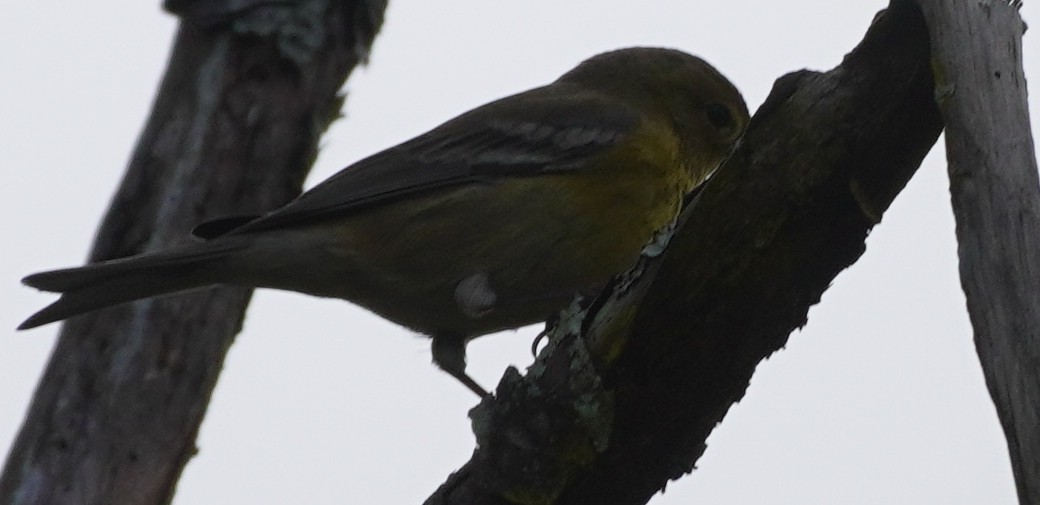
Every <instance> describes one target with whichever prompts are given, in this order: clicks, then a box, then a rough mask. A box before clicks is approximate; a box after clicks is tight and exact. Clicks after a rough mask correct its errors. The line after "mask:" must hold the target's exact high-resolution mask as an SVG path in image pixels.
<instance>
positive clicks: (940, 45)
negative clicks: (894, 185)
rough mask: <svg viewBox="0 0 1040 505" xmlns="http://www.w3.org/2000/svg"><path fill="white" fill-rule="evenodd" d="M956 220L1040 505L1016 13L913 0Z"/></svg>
mask: <svg viewBox="0 0 1040 505" xmlns="http://www.w3.org/2000/svg"><path fill="white" fill-rule="evenodd" d="M918 3H919V4H921V9H922V10H923V11H924V13H925V17H926V18H927V20H928V26H929V29H930V30H929V31H930V33H931V40H932V46H933V47H934V50H933V54H934V60H935V68H936V69H937V71H936V73H937V75H938V76H939V77H937V79H936V81H938V82H937V83H936V97H937V100H938V102H939V106H940V108H941V110H942V114H943V118H944V120H945V122H946V124H947V125H948V126H947V129H946V158H947V161H948V164H949V174H950V193H951V196H952V197H953V213H954V218H955V219H956V221H957V243H958V246H959V247H958V253H959V255H960V273H961V285H962V286H963V288H964V293H965V295H966V297H967V302H968V315H969V316H970V317H971V324H972V327H973V329H974V331H975V347H976V349H977V351H978V354H979V360H980V361H981V362H982V371H983V374H984V375H985V377H986V385H987V386H988V387H989V392H990V396H991V397H992V398H993V403H994V405H996V407H997V414H998V415H999V417H1000V423H1001V425H1002V427H1003V428H1004V435H1005V436H1006V438H1007V442H1008V450H1009V452H1010V456H1011V469H1012V472H1013V473H1014V475H1015V483H1016V486H1017V488H1018V499H1019V502H1020V503H1023V504H1027V503H1029V504H1040V182H1038V176H1037V165H1036V154H1035V151H1034V146H1033V135H1032V133H1031V132H1030V127H1029V109H1028V106H1027V101H1026V79H1025V75H1024V73H1023V70H1022V34H1023V32H1024V31H1025V24H1024V23H1023V22H1022V18H1021V17H1019V15H1018V4H1019V3H1020V2H1011V3H1010V4H1009V3H1008V2H1007V1H971V2H965V1H959V2H951V1H931V0H918Z"/></svg>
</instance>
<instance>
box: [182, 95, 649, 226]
mask: <svg viewBox="0 0 1040 505" xmlns="http://www.w3.org/2000/svg"><path fill="white" fill-rule="evenodd" d="M558 86H560V84H556V85H554V86H550V87H544V88H537V89H534V90H531V91H528V92H525V93H522V94H520V95H515V96H512V97H508V98H504V99H502V100H498V101H496V102H491V103H489V104H487V105H484V106H482V107H479V108H477V109H474V110H472V111H470V112H467V113H465V114H463V115H461V116H459V117H457V118H455V119H453V120H451V121H448V122H447V123H444V124H442V125H440V126H438V127H437V128H435V129H433V130H431V131H429V132H427V133H425V134H423V135H420V136H418V137H416V138H414V139H412V140H409V141H407V142H405V143H403V144H400V145H398V146H395V147H392V148H389V149H387V150H385V151H382V152H380V153H377V154H375V155H372V156H370V157H368V158H366V159H363V160H361V161H359V162H357V163H355V164H353V165H351V166H349V167H347V168H345V169H343V170H341V171H340V172H339V173H337V174H335V175H333V176H332V177H330V178H329V179H327V180H326V181H324V182H322V183H321V184H319V185H317V186H315V187H314V188H313V189H311V190H310V191H307V192H306V193H304V194H302V195H300V197H299V198H297V199H296V200H294V201H292V202H290V203H289V204H288V205H286V206H284V207H282V208H280V209H277V210H275V211H273V212H271V213H269V214H266V215H264V216H262V217H259V218H256V219H253V220H249V221H248V222H246V221H247V220H246V219H242V218H228V219H224V220H218V221H214V222H212V223H209V224H203V225H201V226H200V228H198V229H196V232H195V233H196V235H198V236H200V237H203V238H212V237H213V236H217V235H220V234H223V233H226V232H233V233H240V232H252V231H258V230H267V229H273V228H282V227H290V226H297V225H301V224H307V223H311V222H314V221H316V220H324V219H328V218H330V217H334V216H338V215H342V213H344V212H350V211H353V210H356V209H358V208H361V207H365V206H369V205H375V204H383V203H387V202H390V201H394V200H397V199H401V198H407V197H410V196H413V195H415V194H417V193H422V192H425V191H431V190H436V189H443V188H448V187H453V186H459V185H464V184H472V183H491V182H493V181H495V180H499V179H503V178H508V177H527V176H532V175H538V174H545V173H554V172H561V171H568V170H575V169H578V168H580V167H582V166H583V165H585V164H586V163H585V162H586V161H588V160H589V159H590V158H593V157H595V156H596V155H598V154H600V153H602V152H603V151H604V150H606V149H608V148H610V147H612V146H615V145H617V144H618V143H620V142H623V141H624V139H625V138H626V136H627V135H628V134H629V133H631V132H632V131H634V130H635V129H636V128H637V126H638V123H639V121H640V116H639V114H638V113H637V112H635V111H634V110H632V109H630V108H629V107H627V106H624V105H621V104H618V103H616V102H614V101H610V100H606V99H604V98H602V97H601V96H599V95H596V94H591V93H583V92H581V91H573V92H569V93H568V92H561V91H560V89H559V88H558Z"/></svg>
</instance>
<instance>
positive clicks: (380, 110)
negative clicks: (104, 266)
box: [0, 0, 1040, 505]
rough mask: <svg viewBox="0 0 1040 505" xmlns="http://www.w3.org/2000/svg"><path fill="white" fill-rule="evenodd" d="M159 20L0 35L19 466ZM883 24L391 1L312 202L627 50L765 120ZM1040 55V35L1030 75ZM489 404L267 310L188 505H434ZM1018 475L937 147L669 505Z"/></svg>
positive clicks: (7, 379)
mask: <svg viewBox="0 0 1040 505" xmlns="http://www.w3.org/2000/svg"><path fill="white" fill-rule="evenodd" d="M158 3H159V2H156V1H153V2H142V1H140V0H135V1H130V0H110V1H108V2H90V3H85V2H60V3H54V2H20V3H18V5H17V8H12V9H7V14H6V15H5V16H3V17H0V43H2V45H3V47H4V48H5V50H4V51H3V52H2V53H0V54H2V55H0V61H2V62H3V68H5V69H6V71H7V72H6V75H5V79H4V81H5V86H4V88H5V91H4V93H2V94H0V138H3V139H4V141H3V143H2V144H0V165H2V167H3V169H2V172H0V177H2V180H0V192H2V195H0V196H2V201H3V202H4V204H3V205H4V212H3V213H2V216H0V222H2V223H3V236H5V237H8V238H7V239H6V244H5V249H4V250H5V261H4V262H3V263H2V264H0V292H2V293H3V299H4V300H5V303H3V304H2V306H0V447H2V448H4V449H5V450H6V447H8V446H9V444H10V441H11V440H12V439H13V437H14V435H15V433H16V431H17V429H18V426H19V424H20V422H21V419H22V416H23V414H24V412H25V409H26V406H27V404H28V402H29V399H30V395H31V393H32V390H33V388H34V387H35V384H36V381H37V379H38V377H39V374H40V372H41V370H42V368H43V365H44V362H45V360H46V358H47V355H48V353H49V352H50V349H51V347H52V345H53V343H54V335H55V333H56V331H57V329H58V326H56V325H52V326H47V327H44V328H42V329H38V330H34V331H31V332H23V333H16V332H15V331H14V330H13V328H14V327H15V326H16V325H17V324H18V323H19V322H20V321H21V320H22V319H24V318H25V317H26V316H28V315H29V314H30V313H31V312H33V311H35V310H37V309H39V308H40V307H41V306H43V305H44V304H46V303H48V302H49V301H51V300H52V299H53V296H49V295H46V294H41V293H36V292H34V291H33V290H31V289H28V288H24V287H22V286H20V285H19V283H18V279H20V278H21V277H22V276H24V275H26V274H28V273H31V272H34V271H38V270H42V269H48V268H54V267H61V266H70V265H76V264H79V263H81V262H82V261H83V259H84V257H85V256H86V253H87V250H88V248H89V245H90V243H91V240H92V237H93V234H94V230H95V228H96V226H97V223H98V220H99V219H100V216H101V215H102V213H103V211H104V209H105V207H106V206H107V204H108V200H109V198H110V196H111V195H112V192H113V191H114V189H115V187H116V185H117V184H118V182H119V179H120V176H121V174H122V171H123V168H124V166H125V163H126V160H127V158H128V155H129V152H130V150H131V148H132V146H133V143H134V141H135V139H136V136H137V133H138V131H139V129H140V127H141V125H142V123H143V121H144V118H145V115H146V114H147V112H148V109H149V106H150V101H151V98H152V95H153V93H154V91H155V88H156V85H157V81H158V79H159V78H160V76H161V72H162V70H163V68H164V65H165V60H166V56H167V53H168V50H169V46H170V43H171V39H172V34H173V31H174V29H175V20H174V19H173V18H172V17H170V16H168V15H166V14H164V13H162V12H161V11H160V10H159V7H158ZM885 5H886V2H885V1H883V0H859V1H856V2H834V1H825V0H788V1H766V0H759V1H751V2H707V1H690V0H674V1H665V0H646V1H643V2H631V1H621V0H611V1H605V0H599V1H593V0H587V1H578V0H535V1H529V2H499V1H476V0H472V1H468V2H467V1H461V0H453V1H448V0H438V1H429V0H407V1H406V0H390V8H389V11H388V13H387V20H386V25H385V26H384V29H383V31H382V33H381V34H380V35H379V37H378V38H377V39H376V42H375V48H374V51H373V54H372V58H371V64H370V65H369V66H368V67H367V68H364V69H362V70H359V71H358V72H356V73H355V75H354V76H353V77H352V78H351V79H350V81H349V82H348V83H347V86H346V89H347V91H349V98H348V100H347V103H346V108H345V111H344V113H345V116H346V117H345V119H343V120H340V121H338V122H337V123H336V124H335V125H334V126H333V128H332V129H331V130H330V131H329V132H328V134H327V135H326V137H325V139H324V147H323V150H322V153H321V156H320V158H319V159H318V161H317V165H316V166H315V168H314V170H313V172H312V174H311V177H310V179H309V182H308V186H311V185H313V184H314V183H315V182H316V181H320V180H321V179H324V178H325V177H327V176H329V175H331V174H332V173H333V172H335V171H336V170H338V169H340V168H342V167H343V166H346V165H347V164H350V163H352V162H354V161H356V160H358V159H360V158H362V157H364V156H365V155H368V154H371V153H373V152H375V151H377V150H379V149H382V148H385V147H388V146H390V145H393V144H396V143H398V142H400V141H403V140H406V139H408V138H410V137H411V136H413V135H415V134H418V133H421V132H423V131H425V130H427V129H429V128H431V127H433V126H435V125H437V124H438V123H440V122H442V121H444V120H446V119H449V118H450V117H452V116H454V115H456V114H458V113H460V112H463V111H465V110H467V109H469V108H472V107H474V106H477V105H480V104H482V103H484V102H487V101H489V100H492V99H495V98H499V97H501V96H504V95H507V94H510V93H513V92H517V91H521V90H524V89H527V88H530V87H533V86H537V85H540V84H544V83H546V82H548V81H551V80H553V79H555V78H556V77H557V76H558V75H559V74H561V73H562V72H564V71H566V70H567V69H569V68H570V67H572V66H573V65H575V64H576V63H578V62H579V61H581V60H583V59H585V58H587V57H588V56H591V55H593V54H596V53H599V52H602V51H605V50H610V49H615V48H619V47H625V46H632V45H661V46H669V47H675V48H679V49H683V50H686V51H688V52H691V53H695V54H698V55H700V56H702V57H704V58H705V59H707V60H708V61H710V62H712V63H713V64H714V65H715V66H717V67H718V68H719V70H720V71H721V72H722V73H724V74H725V75H727V76H728V77H729V78H730V79H731V80H732V81H733V82H734V83H735V84H736V85H737V87H738V88H740V89H741V91H742V92H743V93H744V96H745V98H746V99H747V101H748V105H749V107H750V108H751V109H752V110H754V109H755V108H757V107H758V105H759V104H761V102H762V100H763V99H764V98H765V96H766V94H767V93H768V91H769V88H770V86H771V85H772V83H773V81H774V79H776V78H777V77H779V76H780V75H782V74H784V73H786V72H790V71H793V70H797V69H801V68H809V69H818V70H825V69H828V68H831V67H833V66H835V65H837V64H838V63H839V62H840V61H841V58H842V56H843V55H844V54H845V53H846V52H848V51H849V50H850V49H851V48H852V47H853V46H854V45H855V44H856V43H857V42H858V41H859V40H860V39H861V37H862V35H863V33H864V31H865V30H866V28H867V26H868V25H869V23H870V21H871V19H872V18H873V16H874V14H875V13H876V12H877V11H878V10H879V9H881V8H883V7H884V6H885ZM1034 11H1035V8H1033V6H1032V4H1030V3H1027V5H1026V7H1025V8H1024V9H1023V12H1024V15H1025V17H1026V18H1027V20H1029V18H1030V14H1031V12H1034ZM1034 22H1035V20H1034ZM1038 50H1040V44H1038V43H1037V42H1036V34H1035V33H1033V32H1032V31H1031V32H1030V33H1029V34H1027V36H1026V43H1025V50H1024V54H1025V60H1026V74H1027V76H1035V75H1037V74H1038V73H1040V58H1038V56H1037V51H1038ZM1034 102H1035V100H1034ZM1036 114H1037V110H1036V108H1035V106H1034V107H1033V117H1036ZM1034 124H1035V122H1034ZM1034 128H1035V127H1034ZM1034 138H1035V135H1034ZM534 333H535V331H534V330H532V329H530V328H529V329H526V330H522V331H520V332H515V333H514V332H510V333H505V334H501V335H494V336H489V337H485V338H482V339H478V340H477V341H475V342H474V343H473V344H471V345H470V348H469V349H470V354H469V355H470V363H471V365H470V370H471V371H472V372H473V374H474V375H475V376H476V378H477V380H478V381H479V382H481V383H483V384H485V385H487V386H488V387H491V386H493V385H494V384H495V383H496V382H497V379H498V377H500V376H501V373H502V370H503V369H504V368H505V366H507V365H509V364H515V365H518V366H520V367H521V368H522V367H524V366H526V365H527V364H529V363H530V361H531V358H530V355H529V353H528V351H527V350H528V348H529V346H530V341H531V338H532V337H533V335H534ZM475 403H476V399H475V397H474V396H473V394H472V393H471V392H469V391H468V390H466V389H465V388H464V387H462V386H460V385H459V384H458V383H457V382H456V381H454V380H453V379H451V378H449V377H448V376H447V375H445V374H443V373H442V372H439V371H438V370H436V369H435V368H434V367H433V366H432V365H430V356H429V341H428V340H426V339H424V338H420V337H418V336H416V335H414V334H413V333H411V332H409V331H407V330H404V329H402V328H400V327H397V326H394V325H393V324H390V323H387V322H385V321H382V320H379V319H378V318H376V317H374V316H372V315H370V314H367V313H366V312H364V311H363V310H361V309H358V308H356V307H353V306H351V305H349V304H347V303H345V302H341V301H335V300H320V299H316V298H311V297H307V296H303V295H297V294H291V293H282V292H272V291H260V292H258V293H257V295H256V297H255V298H254V302H253V304H252V306H251V308H250V311H249V313H248V315H247V317H246V325H245V329H244V331H243V333H242V334H241V335H240V336H239V338H238V340H237V342H236V343H235V345H234V346H233V347H232V349H231V353H230V355H229V357H228V361H227V366H226V369H225V370H224V373H223V375H222V377H221V380H220V383H219V384H218V386H217V391H216V394H215V396H214V398H213V402H212V404H211V406H210V410H209V413H208V414H207V417H206V420H205V421H204V423H203V426H202V433H201V438H200V440H199V442H198V443H199V447H200V453H199V455H198V456H197V457H196V458H194V459H193V460H192V461H191V463H190V464H189V465H188V467H187V470H186V472H185V474H184V477H183V479H182V480H181V484H180V486H179V491H178V494H177V497H176V498H175V500H174V503H175V504H177V505H186V504H197V503H221V504H227V505H234V504H264V503H308V504H315V505H319V504H341V503H388V504H391V503H392V504H402V503H420V502H421V501H422V500H423V499H425V498H426V497H427V496H428V495H429V494H430V493H431V492H432V491H433V490H434V489H435V488H436V487H437V485H439V484H440V483H441V482H442V481H443V480H444V478H445V477H446V476H447V475H448V474H449V473H450V472H451V471H452V470H453V469H455V468H457V467H458V466H459V465H461V464H462V463H464V462H465V461H466V460H467V459H468V456H469V454H470V452H471V451H472V447H473V437H472V434H471V432H470V429H469V421H468V419H467V418H466V412H467V410H468V409H469V408H470V407H472V406H473V405H474V404H475ZM1006 453H1007V450H1006V446H1005V443H1004V439H1003V436H1002V433H1001V431H1000V429H999V426H998V423H997V418H996V414H995V411H994V409H993V406H992V404H991V402H990V401H989V397H988V395H987V393H986V390H985V386H984V383H983V379H982V374H981V371H980V368H979V365H978V362H977V359H976V358H975V355H974V348H973V344H972V340H971V328H970V326H969V323H968V319H967V315H966V312H965V309H964V298H963V295H962V293H961V291H960V287H959V283H958V280H957V265H956V244H955V242H954V234H953V219H952V214H951V211H950V208H949V194H948V184H947V181H946V174H945V164H944V156H943V153H942V147H941V143H940V144H939V145H937V146H936V148H934V149H933V152H932V153H931V154H930V155H929V157H928V159H927V160H926V161H925V163H924V165H923V166H922V167H921V169H920V171H919V172H918V174H917V175H916V176H915V177H914V179H913V180H912V181H911V182H910V184H909V186H908V187H907V188H906V190H905V191H903V193H902V194H900V195H899V197H898V198H897V199H896V201H895V203H894V205H893V206H892V208H891V209H890V210H889V212H888V213H886V214H885V216H884V220H883V222H882V223H881V224H880V225H879V226H878V227H877V228H876V229H875V230H874V232H873V234H872V235H871V236H870V238H869V240H868V241H867V252H866V254H864V256H863V257H862V259H861V260H860V261H859V262H858V263H857V264H855V265H854V266H853V267H852V268H850V269H849V270H847V271H845V272H843V273H842V274H841V275H839V277H838V278H837V280H836V281H835V283H834V286H833V287H832V288H831V289H830V290H829V291H827V293H825V295H824V297H823V301H822V302H821V303H820V304H819V305H818V306H816V307H814V308H813V309H812V311H811V312H810V314H809V324H808V326H807V327H806V328H805V329H803V330H802V331H799V332H796V333H795V334H794V335H792V337H791V340H790V342H789V343H788V346H787V348H786V349H784V350H783V351H781V352H779V353H777V354H776V355H775V356H773V357H772V358H771V359H769V360H768V361H767V362H765V363H763V364H762V365H761V366H760V367H759V370H758V372H757V373H756V375H755V376H754V379H753V381H752V384H751V388H750V389H749V391H748V394H747V396H746V397H745V399H744V400H743V401H742V402H741V403H740V404H738V405H736V406H734V407H733V408H732V409H731V410H730V413H729V415H728V416H727V417H726V419H725V421H724V422H723V423H722V425H721V426H720V427H719V428H718V429H716V430H715V432H714V433H713V434H712V436H711V438H710V439H709V440H708V450H707V453H706V454H705V456H704V457H703V458H701V460H700V461H699V463H698V467H699V469H698V470H697V471H695V472H694V473H693V474H692V475H690V476H687V477H686V478H684V479H682V480H680V481H679V482H676V483H673V484H671V485H670V486H669V487H668V490H667V492H666V493H665V494H664V495H663V496H658V497H655V498H654V500H652V501H651V503H654V504H657V505H662V504H680V503H683V504H689V503H712V504H727V503H778V504H784V503H798V504H800V505H812V504H834V503H841V504H845V505H854V504H872V505H873V504H878V503H886V504H887V503H891V504H902V503H942V504H947V505H954V504H980V503H985V504H1002V503H1013V502H1014V500H1015V494H1014V485H1013V482H1012V480H1011V472H1010V465H1009V463H1008V462H1007V455H1006Z"/></svg>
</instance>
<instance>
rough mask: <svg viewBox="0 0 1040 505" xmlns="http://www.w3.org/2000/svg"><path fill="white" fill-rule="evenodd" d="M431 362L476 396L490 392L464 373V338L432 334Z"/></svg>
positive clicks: (483, 395) (482, 395)
mask: <svg viewBox="0 0 1040 505" xmlns="http://www.w3.org/2000/svg"><path fill="white" fill-rule="evenodd" d="M432 350H433V362H434V363H435V364H436V365H437V366H438V367H440V369H441V370H444V371H445V372H448V374H449V375H451V376H452V377H455V378H456V379H458V380H459V382H461V383H462V384H463V385H465V386H466V387H468V388H469V390H470V391H473V392H474V393H476V394H477V396H479V397H481V398H485V397H487V396H490V393H488V392H487V391H485V390H484V388H482V387H480V385H479V384H477V382H476V381H474V380H473V378H472V377H470V376H469V375H466V339H465V338H464V337H459V336H456V335H434V336H433V345H432Z"/></svg>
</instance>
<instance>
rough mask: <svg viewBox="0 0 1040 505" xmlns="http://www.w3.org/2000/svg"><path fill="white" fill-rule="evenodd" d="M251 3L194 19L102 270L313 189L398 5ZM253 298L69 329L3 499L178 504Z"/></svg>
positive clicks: (212, 297)
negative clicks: (358, 74)
mask: <svg viewBox="0 0 1040 505" xmlns="http://www.w3.org/2000/svg"><path fill="white" fill-rule="evenodd" d="M173 3H177V4H185V3H188V4H190V3H191V2H173ZM248 4H249V5H247V6H245V7H243V5H245V4H243V2H240V1H239V2H236V1H233V0H232V1H230V2H228V5H230V6H231V7H229V8H228V9H224V10H222V9H220V8H219V6H220V5H221V4H220V2H215V1H214V2H207V3H206V7H207V10H206V12H205V13H204V14H205V15H206V18H205V19H202V18H196V17H194V16H193V13H192V10H191V9H190V8H187V9H185V10H184V11H183V12H182V15H183V23H182V26H181V29H180V31H179V33H178V35H177V38H176V41H175V45H174V49H173V54H172V56H171V58H170V63H169V67H168V69H167V72H166V76H165V78H164V80H163V82H162V85H161V88H160V90H159V93H158V96H157V98H156V101H155V104H154V107H153V111H152V114H151V116H150V118H149V120H148V123H147V126H146V127H145V129H144V132H143V133H142V135H141V138H140V139H139V142H138V145H137V147H136V149H135V152H134V154H133V156H132V159H131V160H130V164H129V167H128V169H127V173H126V175H125V177H124V180H123V183H122V185H121V187H120V188H119V191H118V193H117V194H116V196H115V199H114V201H113V202H112V205H111V207H110V209H109V211H108V215H107V216H106V218H105V220H104V223H103V224H102V226H101V229H100V231H99V233H98V237H97V241H96V243H95V246H94V249H93V252H92V254H91V258H90V259H91V260H101V259H106V258H114V257H120V256H127V255H131V254H136V253H140V252H142V251H147V250H153V249H159V248H163V247H168V246H169V245H171V244H173V243H174V242H175V241H177V240H182V239H183V237H186V236H187V232H188V231H189V230H190V229H191V227H192V226H193V224H195V223H198V222H199V221H201V220H203V219H206V218H212V217H216V216H221V215H227V214H234V213H255V212H261V211H264V210H268V209H270V208H273V207H276V206H278V205H281V204H283V203H285V202H286V201H288V200H289V199H291V198H292V197H294V196H295V195H296V194H297V193H298V192H299V189H300V187H301V184H302V181H303V178H304V175H305V174H306V172H307V170H308V169H309V168H310V165H311V162H312V160H313V158H314V156H315V153H316V152H317V145H318V140H319V136H320V135H321V133H322V132H323V131H324V130H325V128H326V127H327V125H328V124H329V123H330V122H331V121H332V120H333V119H334V118H335V117H336V116H337V115H338V113H339V109H340V105H341V103H342V99H341V97H340V96H339V95H338V91H339V89H340V87H341V86H342V84H343V82H344V80H345V79H346V77H347V76H348V75H349V74H350V72H351V70H352V69H353V68H354V67H355V66H356V65H357V64H358V63H359V62H361V61H362V60H363V59H364V58H365V56H366V54H367V51H368V47H369V45H370V44H371V41H372V39H373V37H374V35H375V33H376V31H378V29H379V26H380V24H381V22H382V13H383V9H384V7H385V1H381V0H349V1H348V0H344V1H335V0H303V1H300V2H292V3H286V2H275V3H271V4H270V5H264V4H263V2H256V1H254V2H248ZM249 297H250V291H248V290H243V289H226V288H225V289H210V290H206V291H202V292H198V293H195V294H192V295H185V296H177V297H171V298H166V299H161V300H149V301H143V302H140V303H136V304H133V305H130V306H124V307H119V308H114V309H111V310H105V311H100V312H96V313H92V314H89V315H86V316H82V317H78V318H74V319H72V320H70V321H68V323H66V324H65V326H64V327H63V328H62V331H61V336H60V339H59V341H58V344H57V347H56V348H55V350H54V353H53V355H52V357H51V360H50V363H49V364H48V366H47V370H46V373H45V375H44V377H43V379H42V381H41V383H40V385H39V387H38V389H37V391H36V394H35V396H34V398H33V402H32V406H31V408H30V411H29V413H28V414H27V418H26V420H25V423H24V425H23V426H22V430H21V432H20V433H19V435H18V438H17V440H16V441H15V444H14V446H13V448H12V450H11V453H10V454H9V455H8V459H7V463H6V466H5V468H4V472H3V475H2V477H0V503H4V504H5V505H21V504H25V505H28V504H32V505H41V504H62V505H67V504H114V503H119V504H142V505H143V504H149V505H154V504H159V503H167V502H168V501H169V500H170V499H171V497H172V495H173V491H174V487H175V485H176V482H177V479H178V477H179V476H180V473H181V471H182V469H183V468H184V465H185V464H186V463H187V461H188V459H189V458H190V457H191V456H192V454H193V453H194V451H195V445H194V444H195V435H196V433H197V430H198V427H199V423H200V422H201V420H202V417H203V414H204V413H205V410H206V405H207V403H208V401H209V397H210V394H211V392H212V390H213V387H214V385H215V384H216V380H217V376H218V374H219V372H220V369H221V364H222V363H223V360H224V355H225V353H226V351H227V349H228V346H229V345H230V344H231V342H232V340H233V338H234V335H235V334H236V333H237V332H238V330H239V328H240V325H241V320H242V315H243V312H244V310H245V308H246V305H247V303H248V302H249Z"/></svg>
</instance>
